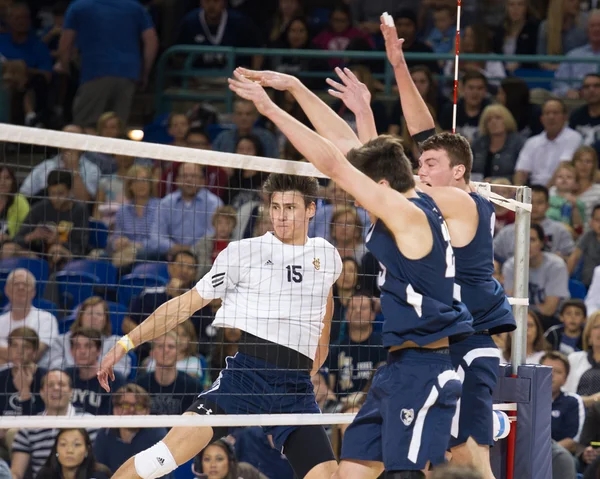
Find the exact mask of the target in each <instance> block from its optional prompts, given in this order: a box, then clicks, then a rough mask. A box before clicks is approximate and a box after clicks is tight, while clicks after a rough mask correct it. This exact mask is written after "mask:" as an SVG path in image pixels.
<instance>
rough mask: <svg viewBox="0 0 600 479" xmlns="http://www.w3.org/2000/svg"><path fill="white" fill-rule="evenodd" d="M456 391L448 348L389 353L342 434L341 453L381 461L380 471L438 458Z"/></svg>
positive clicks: (408, 467)
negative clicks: (382, 466)
mask: <svg viewBox="0 0 600 479" xmlns="http://www.w3.org/2000/svg"><path fill="white" fill-rule="evenodd" d="M460 393H461V383H460V380H459V378H458V375H457V374H456V372H455V370H454V368H453V367H452V361H451V360H450V354H449V351H448V349H443V350H427V349H404V350H400V351H395V352H393V353H391V354H390V357H389V359H388V363H387V364H386V365H384V366H382V367H380V368H379V369H378V370H377V372H376V373H375V376H374V378H373V384H372V385H371V388H370V389H369V393H368V394H367V399H366V401H365V403H364V404H363V406H362V407H361V409H360V411H359V412H358V414H357V415H356V418H355V419H354V422H353V423H352V424H351V425H350V426H349V427H348V429H347V430H346V433H345V434H344V440H343V443H342V455H341V456H342V459H353V460H363V461H378V462H383V464H384V466H385V470H386V471H418V470H422V469H424V468H425V466H426V465H427V462H428V461H430V462H431V464H433V465H437V464H441V463H443V462H444V461H445V453H446V450H447V449H448V442H449V440H450V427H451V425H452V417H453V416H454V412H455V410H456V403H457V400H458V398H459V397H460Z"/></svg>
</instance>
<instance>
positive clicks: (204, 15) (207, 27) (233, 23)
mask: <svg viewBox="0 0 600 479" xmlns="http://www.w3.org/2000/svg"><path fill="white" fill-rule="evenodd" d="M200 7H201V8H197V9H195V10H192V11H191V12H189V13H188V14H187V15H186V16H185V18H184V19H183V21H182V23H181V26H180V28H179V36H178V37H177V40H176V44H177V45H203V46H216V47H238V48H239V47H244V48H258V47H260V46H261V43H262V42H261V39H262V38H263V35H262V34H261V32H260V31H259V30H258V27H257V26H256V25H255V24H254V22H252V20H250V19H249V18H248V17H246V16H244V15H242V14H240V13H239V12H237V11H235V10H232V9H227V8H226V5H225V0H200ZM258 62H259V59H258V58H256V57H255V58H254V59H253V65H254V66H255V67H256V66H258V65H259V63H258ZM244 63H247V62H244ZM225 65H226V55H224V54H221V53H213V52H210V53H208V52H207V53H204V54H203V55H199V61H198V62H197V63H196V66H197V67H198V68H224V67H225Z"/></svg>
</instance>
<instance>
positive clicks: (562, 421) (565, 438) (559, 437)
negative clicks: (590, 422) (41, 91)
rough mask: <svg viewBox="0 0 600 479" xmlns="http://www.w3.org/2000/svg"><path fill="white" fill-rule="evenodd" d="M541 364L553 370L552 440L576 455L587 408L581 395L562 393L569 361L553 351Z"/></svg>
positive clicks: (544, 357)
mask: <svg viewBox="0 0 600 479" xmlns="http://www.w3.org/2000/svg"><path fill="white" fill-rule="evenodd" d="M540 364H541V365H542V366H550V367H551V368H552V439H553V440H554V441H556V442H558V444H560V445H561V446H562V447H564V448H565V449H566V450H567V451H569V452H571V453H574V452H575V449H576V447H577V442H578V441H579V436H580V434H581V430H582V428H583V421H584V420H585V408H584V406H583V401H582V400H581V397H580V396H579V395H577V394H571V393H565V392H563V391H562V387H563V386H564V385H565V382H566V381H567V376H568V375H569V360H568V359H567V357H566V356H565V355H564V354H562V353H558V352H556V351H552V352H549V353H546V354H544V356H542V359H540Z"/></svg>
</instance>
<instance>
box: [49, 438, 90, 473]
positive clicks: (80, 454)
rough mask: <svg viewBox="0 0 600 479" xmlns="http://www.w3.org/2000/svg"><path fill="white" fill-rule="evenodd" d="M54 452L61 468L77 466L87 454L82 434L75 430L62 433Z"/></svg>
mask: <svg viewBox="0 0 600 479" xmlns="http://www.w3.org/2000/svg"><path fill="white" fill-rule="evenodd" d="M56 452H57V457H58V462H59V463H60V465H61V466H63V467H69V468H74V467H77V466H79V465H80V464H81V463H82V462H83V460H84V459H85V455H86V453H87V446H86V444H85V438H84V437H83V434H81V433H80V432H79V431H77V430H75V429H73V430H71V431H66V432H63V433H62V434H61V435H60V437H59V438H58V443H57V444H56Z"/></svg>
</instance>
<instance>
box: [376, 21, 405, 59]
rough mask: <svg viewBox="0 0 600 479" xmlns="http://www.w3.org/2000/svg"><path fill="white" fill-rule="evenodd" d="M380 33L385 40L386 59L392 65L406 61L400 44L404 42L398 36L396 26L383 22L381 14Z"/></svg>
mask: <svg viewBox="0 0 600 479" xmlns="http://www.w3.org/2000/svg"><path fill="white" fill-rule="evenodd" d="M380 28H381V33H382V34H383V39H384V40H385V52H386V53H387V57H388V60H389V61H390V63H391V64H392V66H393V67H394V68H395V67H398V66H400V65H402V64H403V63H405V62H406V60H405V59H404V53H403V52H402V44H403V43H404V39H403V38H398V31H397V30H396V26H395V25H394V26H393V27H390V26H388V25H386V24H385V20H384V18H383V16H382V17H381V27H380Z"/></svg>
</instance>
